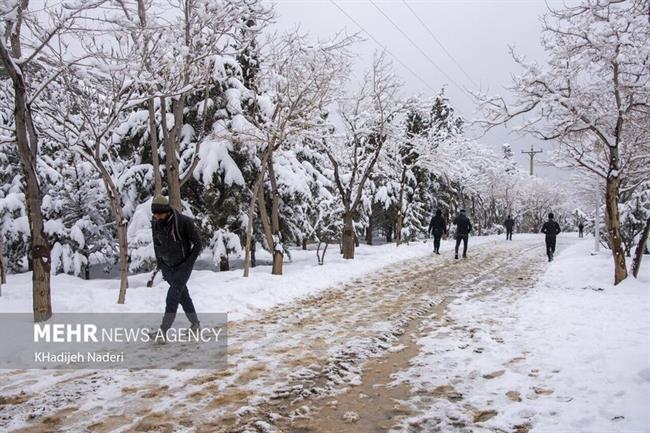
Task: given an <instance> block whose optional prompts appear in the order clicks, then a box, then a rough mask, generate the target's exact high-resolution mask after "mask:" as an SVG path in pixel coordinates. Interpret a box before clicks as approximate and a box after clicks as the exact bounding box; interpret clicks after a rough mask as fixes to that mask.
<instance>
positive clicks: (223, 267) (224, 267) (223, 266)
mask: <svg viewBox="0 0 650 433" xmlns="http://www.w3.org/2000/svg"><path fill="white" fill-rule="evenodd" d="M219 270H220V271H221V272H224V271H229V270H230V263H229V262H228V256H221V259H220V260H219Z"/></svg>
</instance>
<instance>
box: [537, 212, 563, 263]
mask: <svg viewBox="0 0 650 433" xmlns="http://www.w3.org/2000/svg"><path fill="white" fill-rule="evenodd" d="M560 231H561V230H560V225H559V224H558V223H557V222H556V221H555V219H554V216H553V212H550V213H549V214H548V221H546V222H545V223H544V225H543V226H542V230H541V232H542V233H544V234H545V235H546V255H547V256H548V261H549V262H551V261H553V254H555V240H556V238H557V235H558V234H559V233H560Z"/></svg>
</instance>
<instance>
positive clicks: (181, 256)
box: [151, 195, 202, 343]
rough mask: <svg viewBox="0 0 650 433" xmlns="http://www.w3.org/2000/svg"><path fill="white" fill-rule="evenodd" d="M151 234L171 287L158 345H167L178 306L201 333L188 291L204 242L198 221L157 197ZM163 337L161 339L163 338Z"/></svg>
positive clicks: (157, 338)
mask: <svg viewBox="0 0 650 433" xmlns="http://www.w3.org/2000/svg"><path fill="white" fill-rule="evenodd" d="M151 213H152V214H153V218H152V220H151V230H152V234H153V246H154V252H155V255H156V262H157V263H158V268H159V269H160V271H161V272H162V275H163V279H164V280H165V281H167V283H169V289H168V290H167V298H166V300H165V301H166V305H165V315H164V316H163V320H162V323H161V325H160V331H161V333H160V334H157V337H156V342H158V343H164V342H165V338H164V336H165V335H166V333H167V330H169V328H171V326H172V324H173V323H174V319H175V318H176V311H177V310H178V304H180V305H181V306H182V307H183V311H184V312H185V315H186V316H187V318H188V319H189V321H190V323H191V329H194V330H198V329H200V326H201V325H200V322H199V318H198V316H197V314H196V309H195V308H194V303H193V302H192V298H191V297H190V293H189V291H188V289H187V281H188V280H189V278H190V274H191V273H192V268H193V267H194V262H196V259H197V258H198V256H199V253H200V252H201V247H202V245H201V238H200V236H199V233H198V231H197V230H196V226H195V225H194V220H193V219H192V218H190V217H188V216H185V215H183V214H181V213H180V212H178V211H177V210H176V209H173V208H172V207H171V206H170V205H169V198H167V197H165V196H163V195H157V196H156V197H154V199H153V201H152V202H151ZM161 335H162V337H160V338H159V337H158V336H161Z"/></svg>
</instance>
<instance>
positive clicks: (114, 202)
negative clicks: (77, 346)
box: [81, 143, 129, 304]
mask: <svg viewBox="0 0 650 433" xmlns="http://www.w3.org/2000/svg"><path fill="white" fill-rule="evenodd" d="M99 145H100V143H95V146H97V147H98V146H99ZM81 155H82V156H84V157H85V158H86V159H88V160H89V161H90V162H92V163H93V164H94V165H95V168H97V170H98V171H99V174H100V176H101V178H102V182H103V183H104V188H105V189H106V194H107V195H108V202H109V203H110V205H111V211H112V212H113V218H115V225H116V227H117V241H118V246H119V251H120V259H119V260H120V292H119V295H118V297H117V303H118V304H124V302H125V300H126V289H127V288H128V287H129V279H128V278H129V273H128V258H129V242H128V232H127V228H128V222H127V221H126V218H124V212H123V211H122V198H121V197H120V191H119V189H118V188H117V186H116V185H115V182H113V179H112V178H111V175H110V173H109V172H108V170H107V169H106V167H105V166H104V163H103V161H102V160H101V158H100V157H99V156H98V153H96V152H94V153H93V154H92V155H87V154H86V153H85V152H82V153H81Z"/></svg>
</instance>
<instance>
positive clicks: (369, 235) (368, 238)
mask: <svg viewBox="0 0 650 433" xmlns="http://www.w3.org/2000/svg"><path fill="white" fill-rule="evenodd" d="M366 244H368V245H372V215H371V216H370V217H369V218H368V227H366Z"/></svg>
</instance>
